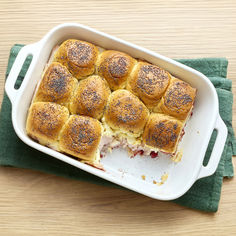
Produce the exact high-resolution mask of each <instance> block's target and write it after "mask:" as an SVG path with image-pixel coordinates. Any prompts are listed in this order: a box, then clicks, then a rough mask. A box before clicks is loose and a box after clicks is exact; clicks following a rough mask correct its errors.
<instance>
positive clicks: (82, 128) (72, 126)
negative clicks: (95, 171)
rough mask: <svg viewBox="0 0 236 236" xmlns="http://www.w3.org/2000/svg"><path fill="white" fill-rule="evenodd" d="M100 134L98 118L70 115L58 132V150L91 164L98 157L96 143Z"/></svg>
mask: <svg viewBox="0 0 236 236" xmlns="http://www.w3.org/2000/svg"><path fill="white" fill-rule="evenodd" d="M101 134H102V126H101V124H100V122H99V121H98V120H95V119H93V118H91V117H86V116H79V115H71V116H70V118H69V119H68V121H67V122H66V124H65V125H64V127H63V129H62V131H61V133H60V138H59V147H60V151H63V152H65V153H67V154H70V155H73V156H75V157H78V158H80V159H82V160H86V161H89V163H91V164H92V163H94V162H96V159H99V157H100V156H99V151H98V145H99V142H100V139H101Z"/></svg>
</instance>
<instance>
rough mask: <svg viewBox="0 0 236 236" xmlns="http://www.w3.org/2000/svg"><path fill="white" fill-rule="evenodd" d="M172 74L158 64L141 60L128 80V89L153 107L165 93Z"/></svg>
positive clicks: (149, 106)
mask: <svg viewBox="0 0 236 236" xmlns="http://www.w3.org/2000/svg"><path fill="white" fill-rule="evenodd" d="M169 82H170V74H169V73H168V72H167V71H165V70H163V69H161V68H160V67H158V66H155V65H151V64H149V63H147V62H139V63H138V64H137V66H136V67H135V68H134V70H133V72H132V74H131V75H130V77H129V78H128V81H127V87H126V88H127V89H128V90H129V91H131V92H132V93H133V94H135V95H136V96H137V97H139V98H140V99H141V100H142V101H143V102H144V104H145V105H146V106H147V107H148V108H150V109H152V108H153V107H155V106H156V105H157V104H158V102H159V100H160V98H161V97H162V95H163V94H164V92H165V90H166V88H167V86H168V84H169Z"/></svg>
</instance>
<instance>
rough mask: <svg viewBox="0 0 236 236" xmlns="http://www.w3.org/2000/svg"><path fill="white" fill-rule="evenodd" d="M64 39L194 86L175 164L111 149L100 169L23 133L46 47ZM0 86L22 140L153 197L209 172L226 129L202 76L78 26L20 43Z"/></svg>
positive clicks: (170, 194)
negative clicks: (124, 55) (22, 74)
mask: <svg viewBox="0 0 236 236" xmlns="http://www.w3.org/2000/svg"><path fill="white" fill-rule="evenodd" d="M69 38H77V39H81V40H85V41H88V42H91V43H94V44H96V45H98V46H101V47H104V48H106V49H114V50H120V51H123V52H126V53H128V54H130V55H131V56H133V57H135V58H141V59H145V60H146V61H149V62H151V63H153V64H156V65H159V66H160V67H163V68H164V69H166V70H168V71H169V72H170V73H172V75H174V76H176V77H178V78H181V79H182V80H184V81H186V82H188V83H190V84H191V85H192V86H193V87H195V88H197V97H196V102H195V106H194V111H193V116H192V117H191V119H190V120H189V122H188V123H187V126H186V128H185V135H184V137H183V139H182V141H181V143H180V149H182V151H183V157H182V160H181V162H179V163H174V162H173V161H171V160H170V159H169V158H168V157H166V156H161V155H160V156H159V157H158V158H154V159H152V158H150V157H140V156H137V157H135V158H129V157H128V156H127V154H126V152H125V151H122V150H115V151H114V152H113V153H112V154H110V155H108V156H107V157H105V158H102V164H103V166H104V169H105V171H102V170H99V169H96V168H94V167H92V166H89V165H86V164H83V163H81V162H79V161H77V160H75V159H72V158H71V157H68V156H66V155H64V154H62V153H59V152H56V151H54V150H52V149H50V148H48V147H45V146H42V145H40V144H38V143H37V142H34V141H33V140H32V139H30V138H29V137H28V136H27V135H26V132H25V123H26V117H27V111H28V108H29V106H30V103H31V99H32V96H33V93H34V91H35V87H36V85H37V83H38V82H39V80H40V79H41V74H42V71H43V69H44V66H45V64H46V63H47V61H48V59H49V57H50V53H51V51H52V48H53V47H54V46H55V45H57V44H60V43H61V42H62V41H64V40H66V39H69ZM28 55H32V56H33V60H32V63H31V65H30V67H29V69H28V71H27V74H26V76H25V78H24V81H23V83H22V84H21V87H20V88H19V89H18V90H17V89H15V88H14V84H15V81H16V79H17V76H18V74H19V72H20V70H21V68H22V65H23V63H24V61H25V58H26V57H27V56H28ZM5 89H6V92H7V95H8V96H9V98H10V100H11V103H12V122H13V126H14V129H15V131H16V133H17V135H18V136H19V138H20V139H21V140H22V141H23V142H25V143H26V144H28V145H29V146H31V147H33V148H35V149H37V150H40V151H42V152H44V153H47V154H48V155H50V156H53V157H55V158H57V159H60V160H61V161H64V162H67V163H69V164H71V165H73V166H76V167H78V168H80V169H82V170H84V171H87V172H89V173H91V174H94V175H97V176H99V177H101V178H104V179H106V180H109V181H111V182H113V183H116V184H119V185H121V186H123V187H126V188H128V189H131V190H133V191H136V192H139V193H141V194H144V195H147V196H149V197H152V198H155V199H160V200H171V199H175V198H178V197H180V196H181V195H183V194H184V193H185V192H187V191H188V190H189V188H190V187H191V186H192V185H193V183H194V182H195V181H196V180H197V179H200V178H202V177H205V176H209V175H212V174H213V173H214V172H215V170H216V168H217V166H218V163H219V161H220V157H221V154H222V151H223V147H224V144H225V141H226V137H227V128H226V126H225V124H224V123H223V121H222V119H221V118H220V116H219V110H218V97H217V94H216V91H215V88H214V87H213V85H212V84H211V82H210V81H209V80H208V79H207V78H206V77H205V76H204V75H203V74H201V73H199V72H198V71H196V70H193V69H191V68H189V67H187V66H185V65H182V64H181V63H178V62H176V61H174V60H172V59H169V58H167V57H164V56H161V55H159V54H157V53H155V52H152V51H149V50H147V49H145V48H142V47H139V46H136V45H134V44H131V43H129V42H126V41H124V40H121V39H118V38H115V37H113V36H110V35H108V34H105V33H102V32H99V31H97V30H94V29H91V28H89V27H86V26H83V25H80V24H74V23H69V24H62V25H59V26H57V27H55V28H53V29H52V30H51V31H50V32H49V33H48V34H46V36H45V37H44V38H43V39H42V40H40V41H39V42H37V43H34V44H30V45H27V46H25V47H23V48H22V49H21V51H20V52H19V54H18V56H17V58H16V60H15V62H14V65H13V66H12V69H11V71H10V74H9V76H8V79H7V81H6V86H5ZM214 129H216V130H217V131H218V135H217V139H216V142H215V145H214V148H213V151H212V153H211V157H210V160H209V162H208V164H207V166H203V159H204V155H205V152H206V149H207V146H208V143H209V140H210V137H211V134H212V132H213V130H214ZM32 158H33V157H32ZM48 158H50V157H48ZM164 173H167V174H168V179H167V181H166V182H165V183H164V184H162V185H160V186H159V185H157V184H154V183H153V181H154V182H155V181H156V182H160V179H161V176H162V175H163V174H164Z"/></svg>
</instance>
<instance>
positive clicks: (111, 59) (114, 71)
mask: <svg viewBox="0 0 236 236" xmlns="http://www.w3.org/2000/svg"><path fill="white" fill-rule="evenodd" d="M135 63H136V60H135V59H133V58H132V57H130V56H129V55H127V54H125V53H123V52H118V51H114V50H107V51H104V52H103V53H101V55H100V56H99V59H98V62H97V67H98V68H97V71H98V74H99V75H100V76H102V77H104V78H105V79H106V81H107V82H108V84H109V86H110V88H111V89H112V90H117V89H123V88H125V86H126V81H127V78H128V77H129V75H130V72H131V71H132V69H133V67H134V65H135Z"/></svg>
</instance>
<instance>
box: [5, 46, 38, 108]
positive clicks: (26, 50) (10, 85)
mask: <svg viewBox="0 0 236 236" xmlns="http://www.w3.org/2000/svg"><path fill="white" fill-rule="evenodd" d="M35 46H36V44H29V45H27V46H24V47H23V48H22V49H21V50H20V52H19V53H18V55H17V57H16V59H15V61H14V63H13V65H12V68H11V70H10V73H9V75H8V77H7V80H6V84H5V90H6V93H7V95H8V97H9V99H10V101H11V103H12V104H13V103H14V101H15V98H16V95H17V92H18V90H19V89H15V88H14V86H15V83H16V80H17V77H18V75H19V73H20V71H21V69H22V66H23V64H24V62H25V59H26V57H27V56H29V55H33V56H34V54H35V48H36V47H35ZM31 64H32V63H31ZM28 71H29V69H28ZM28 71H27V72H26V74H27V73H28Z"/></svg>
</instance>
